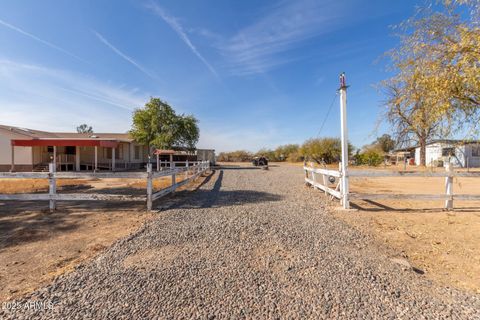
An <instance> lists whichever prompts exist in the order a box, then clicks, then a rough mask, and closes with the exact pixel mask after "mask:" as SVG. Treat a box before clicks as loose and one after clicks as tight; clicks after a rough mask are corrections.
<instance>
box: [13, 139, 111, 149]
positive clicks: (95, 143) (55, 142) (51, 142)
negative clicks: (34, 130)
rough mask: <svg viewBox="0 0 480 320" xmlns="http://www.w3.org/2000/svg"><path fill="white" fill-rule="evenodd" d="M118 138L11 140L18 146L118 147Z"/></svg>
mask: <svg viewBox="0 0 480 320" xmlns="http://www.w3.org/2000/svg"><path fill="white" fill-rule="evenodd" d="M118 143H119V142H118V141H116V140H92V139H32V140H18V139H14V140H12V141H11V144H12V146H18V147H37V146H47V147H49V146H56V147H73V146H76V147H105V148H116V147H117V146H118Z"/></svg>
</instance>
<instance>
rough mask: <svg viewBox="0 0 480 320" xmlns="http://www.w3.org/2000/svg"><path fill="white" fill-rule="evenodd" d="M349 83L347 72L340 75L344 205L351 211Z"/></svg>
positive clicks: (344, 207)
mask: <svg viewBox="0 0 480 320" xmlns="http://www.w3.org/2000/svg"><path fill="white" fill-rule="evenodd" d="M347 88H348V86H347V81H346V78H345V72H342V74H340V89H339V90H340V125H341V127H342V131H341V139H342V184H341V188H342V204H343V209H350V201H349V199H348V134H347Z"/></svg>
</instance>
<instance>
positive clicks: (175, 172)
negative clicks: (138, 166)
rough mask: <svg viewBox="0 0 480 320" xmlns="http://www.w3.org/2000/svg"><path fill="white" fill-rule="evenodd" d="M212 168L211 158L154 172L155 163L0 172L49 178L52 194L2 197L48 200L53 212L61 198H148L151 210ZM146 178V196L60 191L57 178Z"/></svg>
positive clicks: (12, 176) (4, 175) (4, 196)
mask: <svg viewBox="0 0 480 320" xmlns="http://www.w3.org/2000/svg"><path fill="white" fill-rule="evenodd" d="M209 169H210V163H209V162H208V161H201V162H200V161H199V162H190V163H185V166H183V167H176V166H175V163H174V164H171V167H169V168H168V169H166V170H162V171H158V172H153V171H152V164H151V163H150V164H148V165H147V171H146V172H56V171H55V168H54V166H53V164H52V163H51V164H50V165H49V172H48V173H47V172H18V173H10V172H0V178H8V179H19V183H21V179H48V181H49V190H48V193H21V194H0V201H1V200H20V201H32V200H48V201H49V207H50V210H51V211H54V210H55V209H56V202H57V201H83V200H94V201H146V204H147V210H149V211H150V210H151V209H152V203H153V201H155V200H157V199H159V198H161V197H162V196H165V195H167V194H169V193H171V192H174V191H175V190H176V189H177V188H179V187H181V186H183V185H185V184H187V183H189V182H190V181H192V180H194V179H196V178H197V177H198V176H199V175H201V174H202V173H204V172H205V171H207V170H209ZM181 174H183V175H184V180H182V181H180V182H177V177H178V176H179V175H181ZM167 176H171V177H172V184H171V185H170V186H169V187H167V188H165V189H162V190H160V191H158V192H155V193H154V192H153V181H154V180H155V179H157V178H162V177H167ZM98 178H100V179H101V178H103V179H112V178H125V179H146V182H147V187H146V195H144V196H140V195H123V194H102V193H61V194H59V193H57V182H56V181H57V179H98Z"/></svg>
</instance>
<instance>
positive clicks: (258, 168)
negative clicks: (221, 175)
mask: <svg viewBox="0 0 480 320" xmlns="http://www.w3.org/2000/svg"><path fill="white" fill-rule="evenodd" d="M218 169H220V170H260V169H261V168H260V167H234V166H231V167H230V166H221V167H219V168H218Z"/></svg>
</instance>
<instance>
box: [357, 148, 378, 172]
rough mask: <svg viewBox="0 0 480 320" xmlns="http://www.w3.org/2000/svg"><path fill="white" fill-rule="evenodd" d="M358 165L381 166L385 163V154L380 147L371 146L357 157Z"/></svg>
mask: <svg viewBox="0 0 480 320" xmlns="http://www.w3.org/2000/svg"><path fill="white" fill-rule="evenodd" d="M354 158H355V162H356V164H357V165H367V166H374V167H376V166H379V165H381V164H382V163H383V161H384V152H383V151H382V150H381V149H380V147H379V146H378V145H374V146H369V147H367V148H366V149H365V150H362V151H361V152H358V153H357V154H356V155H355V157H354Z"/></svg>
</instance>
